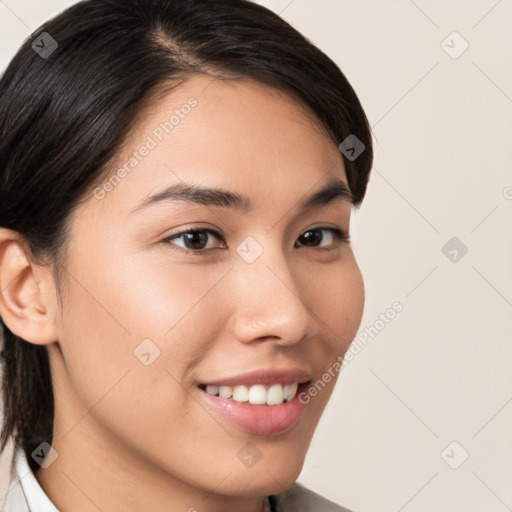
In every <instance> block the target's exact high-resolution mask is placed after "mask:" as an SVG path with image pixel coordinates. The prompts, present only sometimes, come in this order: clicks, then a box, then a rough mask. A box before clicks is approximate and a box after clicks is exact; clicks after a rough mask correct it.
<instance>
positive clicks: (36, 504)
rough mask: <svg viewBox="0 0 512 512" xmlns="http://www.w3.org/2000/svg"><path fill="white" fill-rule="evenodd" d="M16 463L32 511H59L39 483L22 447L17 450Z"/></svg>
mask: <svg viewBox="0 0 512 512" xmlns="http://www.w3.org/2000/svg"><path fill="white" fill-rule="evenodd" d="M15 464H16V466H15V467H16V473H17V475H18V478H19V480H20V484H21V487H22V489H23V493H24V494H25V499H26V500H27V504H28V506H29V510H30V512H59V510H58V509H57V507H56V506H55V505H54V504H53V503H52V502H51V501H50V498H49V497H48V496H47V495H46V493H45V492H44V491H43V489H42V487H41V486H40V485H39V482H38V481H37V479H36V477H35V475H34V473H33V472H32V469H31V468H30V466H29V465H28V461H27V459H26V457H25V452H24V451H23V450H22V449H18V450H17V451H16V462H15Z"/></svg>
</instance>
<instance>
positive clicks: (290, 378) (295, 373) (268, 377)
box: [199, 367, 312, 386]
mask: <svg viewBox="0 0 512 512" xmlns="http://www.w3.org/2000/svg"><path fill="white" fill-rule="evenodd" d="M311 379H312V374H311V372H310V371H308V370H304V369H302V368H290V367H287V368H262V369H259V370H253V371H250V372H247V373H243V374H238V375H234V376H231V377H219V378H217V379H214V380H211V381H208V382H200V383H199V385H200V386H201V385H203V386H243V385H253V384H293V383H294V382H297V383H301V382H307V381H309V380H311Z"/></svg>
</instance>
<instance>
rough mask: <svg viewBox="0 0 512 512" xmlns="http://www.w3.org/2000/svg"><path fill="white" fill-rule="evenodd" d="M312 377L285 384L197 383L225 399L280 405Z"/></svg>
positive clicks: (290, 399) (212, 394)
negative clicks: (227, 384)
mask: <svg viewBox="0 0 512 512" xmlns="http://www.w3.org/2000/svg"><path fill="white" fill-rule="evenodd" d="M311 380H312V379H309V380H307V381H305V382H290V383H286V384H282V383H274V384H253V385H238V386H226V385H208V384H199V385H198V387H199V389H201V390H202V391H204V392H206V393H208V394H209V395H211V396H215V397H220V398H223V399H225V400H232V401H235V402H240V403H249V404H251V405H271V406H275V405H280V404H283V403H287V402H291V401H292V400H293V399H294V398H295V396H296V395H297V394H298V393H300V392H301V391H302V390H303V389H300V390H299V388H305V387H307V386H309V384H310V383H311Z"/></svg>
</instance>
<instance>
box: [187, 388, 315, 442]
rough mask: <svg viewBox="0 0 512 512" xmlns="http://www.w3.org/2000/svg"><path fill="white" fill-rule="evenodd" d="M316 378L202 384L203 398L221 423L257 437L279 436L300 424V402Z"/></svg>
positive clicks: (301, 404)
mask: <svg viewBox="0 0 512 512" xmlns="http://www.w3.org/2000/svg"><path fill="white" fill-rule="evenodd" d="M311 381H312V379H309V380H307V381H305V382H300V383H299V382H292V383H274V384H254V385H238V386H223V385H207V384H199V385H198V386H197V387H198V389H199V393H200V398H201V399H202V401H203V403H204V404H205V405H206V406H207V407H208V408H210V409H211V410H212V413H213V414H212V415H213V416H217V417H218V419H219V420H220V421H221V422H228V423H229V424H231V425H233V426H235V427H237V428H239V429H242V430H243V431H245V432H246V433H249V434H253V435H257V436H275V435H278V434H284V433H285V432H288V431H290V430H292V429H293V428H294V427H295V426H296V425H298V424H299V423H300V420H301V419H302V416H303V412H304V410H305V404H304V403H303V402H302V401H300V400H299V397H300V394H301V393H302V392H303V391H305V390H306V389H307V388H308V386H309V384H310V383H311Z"/></svg>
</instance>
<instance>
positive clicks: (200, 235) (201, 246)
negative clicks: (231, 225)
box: [162, 228, 222, 255]
mask: <svg viewBox="0 0 512 512" xmlns="http://www.w3.org/2000/svg"><path fill="white" fill-rule="evenodd" d="M209 238H210V239H211V238H217V239H218V240H220V239H221V238H222V235H221V234H220V233H218V232H217V231H214V230H213V229H206V228H198V229H189V230H187V231H181V232H180V233H176V234H175V235H172V236H170V237H168V238H165V239H164V240H162V241H163V242H168V243H170V244H171V246H172V245H173V244H174V243H175V241H176V240H180V239H182V240H183V242H184V247H183V246H182V248H183V249H185V252H190V253H192V254H199V255H200V254H202V253H204V252H206V251H207V250H211V249H212V247H211V246H208V245H209V244H208V239H209ZM178 247H180V246H179V245H178ZM173 249H176V250H178V251H179V250H180V249H177V248H176V247H173ZM213 249H215V247H213Z"/></svg>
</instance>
